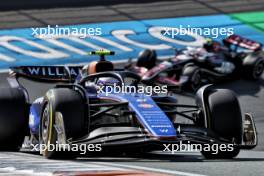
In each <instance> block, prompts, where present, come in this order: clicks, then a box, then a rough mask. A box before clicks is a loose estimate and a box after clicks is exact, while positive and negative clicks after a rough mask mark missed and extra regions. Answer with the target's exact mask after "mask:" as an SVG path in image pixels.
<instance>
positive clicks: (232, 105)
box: [201, 89, 242, 159]
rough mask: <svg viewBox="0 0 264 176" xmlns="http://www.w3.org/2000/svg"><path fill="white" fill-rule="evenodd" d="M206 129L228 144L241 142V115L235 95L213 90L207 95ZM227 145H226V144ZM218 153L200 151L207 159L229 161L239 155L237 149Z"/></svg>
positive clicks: (225, 90) (228, 91) (230, 92)
mask: <svg viewBox="0 0 264 176" xmlns="http://www.w3.org/2000/svg"><path fill="white" fill-rule="evenodd" d="M207 102H208V107H207V108H208V120H207V121H208V127H209V128H210V129H211V130H212V131H213V132H215V133H216V134H217V135H219V136H220V137H222V138H224V139H226V140H228V141H230V144H233V142H235V143H236V144H241V142H242V115H241V110H240V106H239V102H238V100H237V98H236V96H235V94H234V93H233V92H232V91H230V90H227V89H215V90H212V91H211V92H210V93H209V95H208V99H207ZM227 145H228V144H227ZM232 148H233V150H225V151H219V152H218V153H217V154H214V152H212V151H206V152H205V151H202V152H201V153H202V154H203V156H204V157H205V158H207V159H231V158H234V157H236V156H237V155H238V154H239V151H240V150H239V149H238V148H234V146H233V147H232Z"/></svg>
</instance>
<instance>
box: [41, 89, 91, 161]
mask: <svg viewBox="0 0 264 176" xmlns="http://www.w3.org/2000/svg"><path fill="white" fill-rule="evenodd" d="M58 113H59V114H61V116H62V119H63V124H58V123H59V122H58V120H57V119H56V118H58V117H56V116H57V115H58ZM60 123H61V122H60ZM86 125H87V121H86V120H85V103H84V101H83V99H82V96H81V95H80V94H79V93H78V92H77V91H74V90H71V89H68V88H57V89H52V90H50V91H49V92H48V93H47V94H46V96H45V105H44V108H43V113H42V118H41V125H40V141H41V144H42V145H41V147H42V146H44V148H42V149H41V151H42V154H43V156H45V157H46V158H50V159H51V158H53V159H61V158H63V159H68V158H70V159H71V158H73V157H74V154H73V153H72V152H69V151H66V150H65V151H64V150H60V146H59V145H58V144H59V142H58V141H59V138H58V136H59V135H60V134H59V132H61V131H62V129H60V130H58V128H59V127H60V128H61V127H63V129H64V131H65V139H66V140H67V139H76V138H79V137H82V136H84V135H85V132H86V131H87V130H86Z"/></svg>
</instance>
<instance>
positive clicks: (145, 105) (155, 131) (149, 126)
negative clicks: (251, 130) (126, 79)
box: [29, 88, 176, 137]
mask: <svg viewBox="0 0 264 176" xmlns="http://www.w3.org/2000/svg"><path fill="white" fill-rule="evenodd" d="M91 90H93V91H91ZM91 90H90V89H88V88H87V89H86V93H87V94H86V96H87V97H94V98H108V99H113V100H115V101H120V102H128V106H129V109H130V110H131V111H133V112H135V114H136V117H137V118H138V121H139V122H140V123H141V124H142V126H144V127H145V129H146V130H147V131H148V132H149V133H150V134H151V135H152V136H156V137H175V136H176V130H175V128H174V126H173V124H172V122H171V120H170V119H169V118H168V116H167V115H166V114H165V113H164V112H163V111H162V110H161V109H160V108H159V107H158V105H157V104H156V103H155V101H154V100H153V99H152V97H151V96H147V95H144V94H113V93H110V94H107V95H106V94H105V93H100V94H96V93H95V92H94V89H91ZM42 105H43V98H38V99H37V100H35V101H34V102H33V103H32V105H31V107H30V118H29V119H30V120H29V128H30V131H31V133H32V134H36V135H38V133H39V125H40V119H41V118H40V117H41V111H42Z"/></svg>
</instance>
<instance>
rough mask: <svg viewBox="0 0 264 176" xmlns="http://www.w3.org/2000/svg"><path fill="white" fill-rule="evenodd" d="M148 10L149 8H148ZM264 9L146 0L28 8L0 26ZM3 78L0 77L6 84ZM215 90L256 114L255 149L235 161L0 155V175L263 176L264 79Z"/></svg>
mask: <svg viewBox="0 0 264 176" xmlns="http://www.w3.org/2000/svg"><path fill="white" fill-rule="evenodd" d="M146 9H147V10H146ZM263 9H264V1H263V0H250V1H249V0H244V1H218V0H216V1H214V0H197V1H191V0H190V1H160V2H158V1H149V2H145V3H137V4H134V3H125V2H124V1H123V2H122V3H115V4H113V5H109V4H104V5H95V6H87V7H75V8H68V7H67V8H65V7H63V8H51V9H40V10H39V9H29V10H21V9H20V10H13V11H5V12H0V21H1V23H0V28H2V29H3V28H5V29H7V28H20V27H32V26H46V25H47V24H51V25H54V24H60V25H63V24H80V23H93V22H106V21H121V20H138V19H146V18H165V17H166V18H167V17H178V16H194V15H207V14H218V13H231V12H241V11H258V10H263ZM5 77H6V74H5V73H4V74H1V75H0V80H1V86H6V82H5ZM25 83H26V84H25V85H26V87H27V88H28V89H29V92H30V93H31V98H32V99H34V98H35V97H38V96H40V95H43V93H45V91H46V89H47V88H48V86H47V85H42V84H35V83H31V82H25ZM219 87H225V88H230V89H232V90H234V91H235V92H236V93H237V95H238V98H239V102H240V104H241V107H242V111H243V112H251V113H252V114H253V115H254V118H255V122H256V125H257V130H258V137H259V145H258V147H257V148H256V149H255V150H254V151H242V152H241V154H240V155H239V156H238V158H236V159H234V160H214V161H211V160H205V159H204V158H203V157H202V156H201V155H200V154H199V153H187V154H186V153H179V154H174V155H172V154H164V153H158V154H149V155H147V156H141V157H138V156H131V157H127V156H117V157H113V156H108V157H105V156H99V157H96V156H93V157H82V158H78V159H77V160H73V161H54V160H45V159H43V158H42V157H40V156H38V155H32V154H24V153H0V175H37V173H38V174H43V175H49V174H50V173H51V172H53V171H67V170H68V171H69V170H70V171H89V170H103V169H109V170H120V169H121V171H123V170H125V171H127V170H132V171H135V170H138V171H142V170H143V171H145V172H158V173H161V174H164V175H166V174H169V175H199V174H200V175H263V172H264V168H263V164H264V162H263V161H264V152H263V151H264V113H263V112H264V110H263V107H264V106H263V105H264V75H263V76H262V78H261V79H260V80H259V81H257V82H251V81H246V80H238V81H232V82H229V83H226V84H222V85H219ZM175 96H177V98H178V101H179V102H180V103H188V104H189V103H190V104H194V99H193V96H192V95H189V94H188V95H180V94H176V95H175Z"/></svg>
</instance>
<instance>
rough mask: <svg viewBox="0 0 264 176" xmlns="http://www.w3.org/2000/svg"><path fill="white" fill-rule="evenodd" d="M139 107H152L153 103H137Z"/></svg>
mask: <svg viewBox="0 0 264 176" xmlns="http://www.w3.org/2000/svg"><path fill="white" fill-rule="evenodd" d="M138 106H139V107H141V108H153V105H151V104H147V103H142V104H139V105H138Z"/></svg>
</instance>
